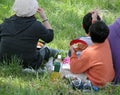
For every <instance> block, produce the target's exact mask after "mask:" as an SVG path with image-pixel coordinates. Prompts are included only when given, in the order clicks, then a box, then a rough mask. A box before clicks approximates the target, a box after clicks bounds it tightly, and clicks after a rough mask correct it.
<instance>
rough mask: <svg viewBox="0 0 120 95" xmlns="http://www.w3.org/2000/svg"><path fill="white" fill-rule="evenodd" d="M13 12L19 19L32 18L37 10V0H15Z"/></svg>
mask: <svg viewBox="0 0 120 95" xmlns="http://www.w3.org/2000/svg"><path fill="white" fill-rule="evenodd" d="M13 10H14V11H15V13H16V15H17V16H19V17H30V16H33V15H34V14H35V13H36V12H37V10H38V2H37V0H15V2H14V4H13Z"/></svg>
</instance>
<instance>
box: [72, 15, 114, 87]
mask: <svg viewBox="0 0 120 95" xmlns="http://www.w3.org/2000/svg"><path fill="white" fill-rule="evenodd" d="M93 15H94V16H92V17H93V18H92V20H94V23H93V24H92V25H91V26H90V28H89V34H90V37H91V40H92V42H93V44H92V45H91V46H89V47H87V48H86V49H85V50H83V51H82V53H81V56H80V58H78V57H77V55H76V51H75V49H74V48H73V47H72V46H71V47H70V50H71V57H70V71H71V72H72V73H73V74H82V73H85V75H86V76H87V79H88V80H90V81H91V83H92V85H94V86H97V87H102V86H105V85H106V84H107V83H108V82H111V81H112V80H113V78H114V75H115V72H114V69H113V63H112V56H111V50H110V46H109V42H108V39H107V37H108V35H109V29H108V26H107V25H106V24H105V23H104V22H103V21H96V22H95V20H96V19H95V14H94V13H93Z"/></svg>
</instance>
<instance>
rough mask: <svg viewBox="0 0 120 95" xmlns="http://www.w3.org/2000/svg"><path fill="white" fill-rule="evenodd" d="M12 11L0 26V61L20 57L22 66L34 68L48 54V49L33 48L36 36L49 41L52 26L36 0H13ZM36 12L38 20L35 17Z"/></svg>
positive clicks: (46, 57) (52, 35)
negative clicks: (39, 19)
mask: <svg viewBox="0 0 120 95" xmlns="http://www.w3.org/2000/svg"><path fill="white" fill-rule="evenodd" d="M13 10H14V11H15V13H16V14H15V15H13V16H11V17H10V18H8V19H6V20H5V21H4V22H3V23H2V24H1V25H0V60H2V59H3V58H4V57H6V56H7V57H11V56H14V55H16V56H17V57H20V58H21V59H22V60H23V67H25V68H27V67H31V68H33V69H38V68H39V67H40V65H41V63H42V61H43V60H44V59H48V58H49V57H50V54H51V51H52V50H50V49H49V48H47V47H46V48H43V49H40V50H37V49H36V46H37V42H38V40H39V39H41V40H43V41H44V42H46V43H49V42H51V41H52V40H53V38H54V33H53V29H52V27H51V25H50V24H49V22H48V19H47V17H46V15H45V13H44V11H43V9H42V8H39V7H38V2H37V1H36V0H15V2H14V5H13ZM36 12H38V13H39V15H40V17H41V19H42V20H43V21H42V23H41V22H39V21H37V20H36V18H35V16H34V15H35V13H36ZM56 52H57V51H54V53H56ZM54 53H53V54H54Z"/></svg>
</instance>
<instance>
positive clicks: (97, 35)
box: [89, 21, 109, 43]
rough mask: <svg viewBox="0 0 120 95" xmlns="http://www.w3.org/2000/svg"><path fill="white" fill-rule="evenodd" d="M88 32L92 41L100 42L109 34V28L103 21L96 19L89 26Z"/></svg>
mask: <svg viewBox="0 0 120 95" xmlns="http://www.w3.org/2000/svg"><path fill="white" fill-rule="evenodd" d="M89 33H90V36H91V40H92V41H93V42H94V43H102V42H104V41H105V40H106V38H107V37H108V35H109V28H108V26H107V25H106V24H105V23H104V22H103V21H96V22H95V23H93V24H92V25H91V26H90V28H89Z"/></svg>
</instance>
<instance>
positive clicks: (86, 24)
mask: <svg viewBox="0 0 120 95" xmlns="http://www.w3.org/2000/svg"><path fill="white" fill-rule="evenodd" d="M97 20H101V18H100V17H99V16H97ZM91 24H92V13H90V12H89V13H87V14H86V15H85V16H84V17H83V21H82V25H83V28H84V29H85V32H86V34H88V33H89V27H90V26H91Z"/></svg>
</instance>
